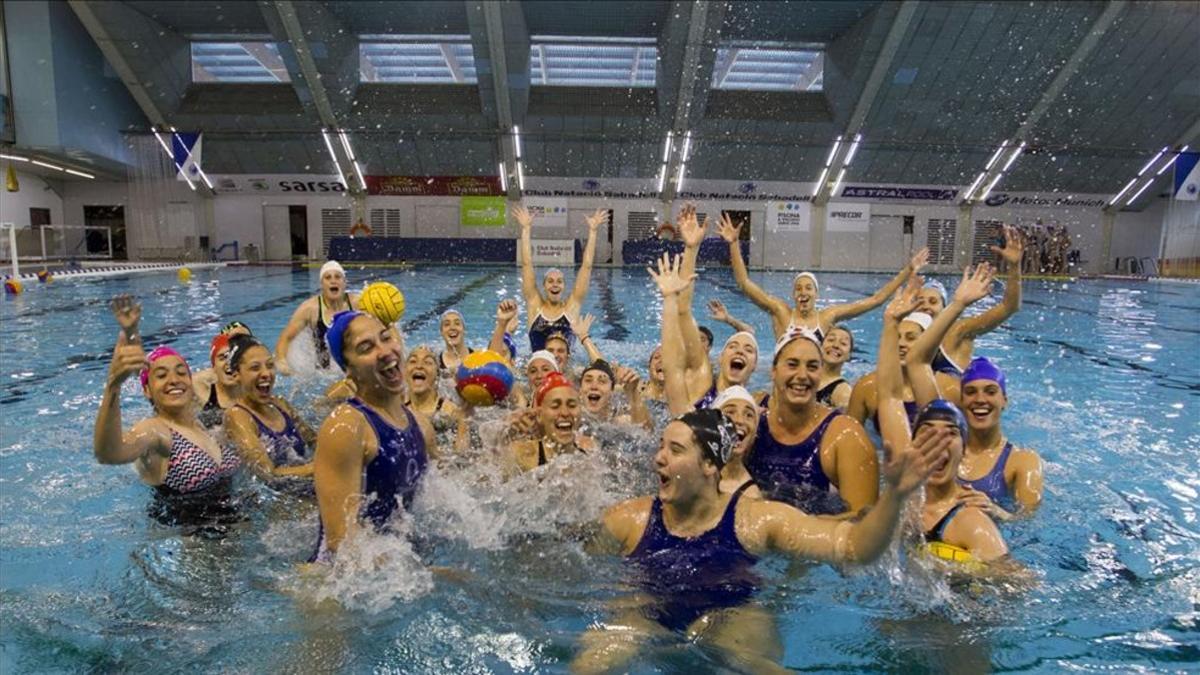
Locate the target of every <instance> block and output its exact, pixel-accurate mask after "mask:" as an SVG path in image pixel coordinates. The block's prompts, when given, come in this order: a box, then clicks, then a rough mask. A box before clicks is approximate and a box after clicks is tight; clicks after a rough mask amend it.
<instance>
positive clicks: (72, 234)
mask: <svg viewBox="0 0 1200 675" xmlns="http://www.w3.org/2000/svg"><path fill="white" fill-rule="evenodd" d="M112 257H113V244H112V228H109V227H104V226H97V225H62V224H49V225H42V226H40V227H37V228H33V227H29V226H19V225H14V224H13V223H0V259H4V260H6V261H11V263H12V265H13V266H14V269H15V268H16V265H17V263H18V261H30V262H46V261H51V260H59V261H69V260H112Z"/></svg>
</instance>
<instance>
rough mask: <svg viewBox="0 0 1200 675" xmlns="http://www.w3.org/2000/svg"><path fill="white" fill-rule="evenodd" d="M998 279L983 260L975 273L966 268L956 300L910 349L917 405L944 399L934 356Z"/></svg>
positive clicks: (907, 364) (908, 363)
mask: <svg viewBox="0 0 1200 675" xmlns="http://www.w3.org/2000/svg"><path fill="white" fill-rule="evenodd" d="M993 279H994V276H993V271H992V269H991V266H990V265H988V264H987V263H980V264H979V265H978V266H977V267H976V268H975V272H974V273H973V274H972V273H971V268H970V267H969V266H968V267H967V268H966V269H964V270H963V276H962V280H961V281H960V282H959V284H958V288H956V289H954V299H953V300H952V301H951V302H950V304H949V305H946V307H945V308H944V309H942V311H941V313H939V314H938V315H937V318H935V319H934V320H933V323H931V324H930V325H929V329H928V330H926V331H925V332H924V333H921V336H920V337H918V338H917V341H916V342H914V343H913V345H912V347H910V348H909V350H908V358H907V359H906V360H905V369H906V370H907V371H908V383H909V385H911V386H912V390H913V398H914V400H916V402H917V405H921V406H923V405H926V404H927V403H929V402H930V401H932V400H933V399H935V398H942V393H941V391H940V388H939V387H938V384H937V380H936V376H935V375H934V373H933V366H932V363H933V357H934V356H935V355H936V354H937V350H938V348H939V347H940V346H941V345H942V340H943V339H944V338H945V337H946V331H948V330H950V327H951V326H952V325H954V322H955V321H956V320H957V319H958V317H959V316H962V313H963V311H964V310H965V309H966V308H967V307H969V306H970V305H972V304H974V303H976V302H978V301H979V300H980V299H981V298H984V297H986V296H987V294H988V292H989V291H990V290H991V287H992V280H993Z"/></svg>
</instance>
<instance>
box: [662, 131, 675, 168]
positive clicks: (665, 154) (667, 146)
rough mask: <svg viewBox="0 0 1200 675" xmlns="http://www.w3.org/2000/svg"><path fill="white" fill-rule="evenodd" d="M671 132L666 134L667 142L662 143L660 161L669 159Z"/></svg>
mask: <svg viewBox="0 0 1200 675" xmlns="http://www.w3.org/2000/svg"><path fill="white" fill-rule="evenodd" d="M672 133H673V132H670V131H668V132H667V142H666V143H663V158H662V161H664V162H665V161H667V160H668V159H670V158H671V135H672Z"/></svg>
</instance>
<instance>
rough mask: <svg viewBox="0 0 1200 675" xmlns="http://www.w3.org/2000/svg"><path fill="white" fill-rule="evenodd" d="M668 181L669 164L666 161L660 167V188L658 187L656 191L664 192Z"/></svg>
mask: <svg viewBox="0 0 1200 675" xmlns="http://www.w3.org/2000/svg"><path fill="white" fill-rule="evenodd" d="M666 182H667V165H666V163H665V162H664V163H663V165H662V166H660V167H659V168H658V189H656V190H655V192H662V191H663V186H664V185H666Z"/></svg>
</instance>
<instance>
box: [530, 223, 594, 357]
mask: <svg viewBox="0 0 1200 675" xmlns="http://www.w3.org/2000/svg"><path fill="white" fill-rule="evenodd" d="M512 215H513V218H514V219H516V221H517V224H518V225H519V226H520V227H521V240H520V246H521V292H522V293H524V295H525V306H526V308H527V310H528V312H529V349H530V351H535V352H536V351H539V350H542V349H545V348H546V339H547V338H548V337H549V336H550V334H551V333H556V332H557V333H563V334H565V335H566V336H567V339H568V340H570V331H571V326H570V323H569V322H568V320H567V316H566V313H567V312H568V311H570V310H575V311H578V310H579V309H580V308H581V307H582V306H583V300H584V298H586V297H587V293H588V285H589V284H590V283H591V278H592V261H593V260H594V259H595V257H596V230H597V229H598V228H599V227H600V224H601V223H603V222H606V221H607V220H608V210H607V209H596V211H595V212H593V213H592V215H590V216H588V217H587V227H588V240H587V245H586V246H584V248H583V262H582V263H580V265H579V272H578V273H577V274H576V275H575V288H573V289H571V293H570V295H564V294H565V292H566V279H565V278H564V277H563V273H562V270H560V269H558V268H551V269H550V270H549V271H547V272H546V276H545V277H543V278H542V288H540V289H539V288H538V286H537V275H536V274H535V273H534V271H533V242H532V236H533V235H532V227H533V215H532V214H530V213H529V211H528V210H527V209H526V208H525V207H524V206H520V205H518V206H514V207H512Z"/></svg>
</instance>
